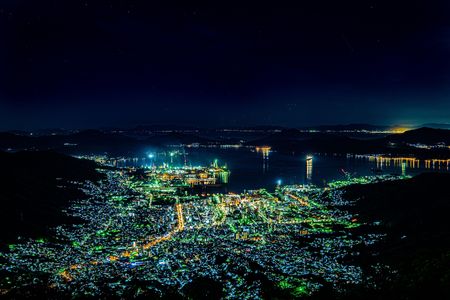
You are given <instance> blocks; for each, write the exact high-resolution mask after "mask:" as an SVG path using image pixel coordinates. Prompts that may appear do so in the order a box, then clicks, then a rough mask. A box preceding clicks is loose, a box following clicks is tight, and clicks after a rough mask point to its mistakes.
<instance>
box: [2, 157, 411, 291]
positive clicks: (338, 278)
mask: <svg viewBox="0 0 450 300" xmlns="http://www.w3.org/2000/svg"><path fill="white" fill-rule="evenodd" d="M91 158H92V157H91ZM93 159H96V160H97V161H101V160H102V158H100V157H96V158H93ZM311 160H312V157H311V158H309V157H308V158H307V163H308V164H312V162H311ZM103 162H104V163H108V164H109V163H110V162H109V161H108V160H107V159H103ZM101 172H103V173H104V174H106V179H104V180H102V181H101V182H99V183H98V184H94V183H92V182H84V183H78V185H79V187H80V188H81V189H82V190H83V191H84V192H85V193H86V194H87V195H88V197H87V198H85V199H82V200H78V201H76V202H74V203H72V205H71V206H70V207H69V208H67V209H66V210H65V213H66V214H67V215H68V216H71V217H76V218H79V219H81V220H82V222H75V223H74V224H66V225H62V226H58V227H56V228H54V230H53V236H52V237H48V238H44V239H36V240H31V239H22V240H19V242H18V243H15V244H10V245H9V251H5V252H3V253H1V256H2V261H3V263H2V264H1V269H2V270H3V271H6V272H8V274H9V276H8V277H6V278H5V279H3V280H2V282H0V285H1V286H0V288H1V291H2V293H4V294H7V293H8V292H10V291H14V290H21V289H23V288H25V287H26V286H29V285H30V284H34V285H39V284H41V285H43V286H47V287H49V288H50V289H53V290H55V291H58V292H62V293H66V295H68V294H70V295H72V296H75V297H83V296H101V295H115V296H119V297H120V296H130V291H131V293H133V295H134V296H138V295H140V294H146V293H149V292H151V293H152V294H153V295H159V296H164V295H165V293H166V292H167V291H168V290H170V291H176V293H177V294H179V295H180V296H186V295H185V293H186V290H187V289H188V287H189V286H191V285H192V283H193V282H195V281H196V280H198V279H199V278H200V279H202V278H203V279H204V278H207V279H208V280H212V281H214V282H218V283H219V284H220V289H221V292H222V293H223V298H227V299H258V298H264V295H265V294H266V291H265V289H266V287H267V282H271V283H272V284H273V285H274V286H275V287H276V288H277V289H280V290H283V291H285V292H286V293H287V294H289V295H291V296H292V297H300V296H306V295H311V294H314V293H315V292H317V291H319V290H320V289H321V288H322V287H323V286H325V285H327V286H331V287H332V288H333V289H335V290H336V291H340V290H341V289H343V287H344V286H348V285H357V284H362V283H363V282H364V283H365V284H370V278H366V276H364V275H363V270H362V269H361V267H360V266H359V265H358V263H357V260H358V255H359V251H360V249H361V247H367V246H369V245H372V244H374V243H376V242H377V241H380V240H382V239H383V236H384V234H383V233H380V232H379V230H377V229H376V228H377V226H376V225H374V224H366V223H364V222H361V221H360V220H359V218H358V216H356V215H354V214H352V213H350V212H349V211H348V210H347V208H349V207H351V206H352V205H353V203H351V202H349V201H347V200H345V199H344V198H343V197H342V190H341V189H340V188H341V187H343V186H346V185H350V184H353V183H363V184H364V183H371V182H382V181H387V180H394V179H400V178H404V177H402V176H390V175H382V176H381V175H378V176H366V177H361V178H348V180H342V181H336V182H333V183H331V184H329V185H328V186H326V187H317V186H314V185H283V184H282V183H281V182H279V183H278V185H277V186H276V188H275V190H273V191H268V190H266V189H258V190H248V191H245V192H244V193H240V194H234V193H209V192H208V191H207V190H206V191H205V190H202V191H201V192H199V193H197V192H194V190H195V187H196V186H208V185H221V184H226V182H227V180H228V175H229V174H230V172H229V170H228V169H227V168H226V167H220V166H219V164H218V162H217V161H214V162H213V163H212V164H211V165H210V166H205V167H201V166H199V167H191V166H182V167H173V166H170V164H164V165H161V166H155V165H151V166H149V167H146V168H119V169H106V170H102V171H101ZM372 267H373V269H374V270H376V269H378V268H383V266H380V265H376V266H375V265H374V266H372ZM136 287H138V288H136Z"/></svg>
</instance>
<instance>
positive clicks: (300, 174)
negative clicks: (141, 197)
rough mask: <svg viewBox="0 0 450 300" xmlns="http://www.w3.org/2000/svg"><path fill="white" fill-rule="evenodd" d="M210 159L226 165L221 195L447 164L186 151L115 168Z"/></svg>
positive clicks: (444, 168)
mask: <svg viewBox="0 0 450 300" xmlns="http://www.w3.org/2000/svg"><path fill="white" fill-rule="evenodd" d="M214 159H218V164H219V165H221V166H223V165H227V166H228V168H229V170H230V171H231V174H230V177H229V183H228V185H227V186H226V187H225V188H224V191H232V192H241V191H243V190H245V189H257V188H262V187H263V188H267V189H273V188H275V186H276V184H277V180H282V182H283V184H307V183H312V184H316V185H319V186H323V185H325V184H326V183H327V182H330V181H333V180H340V179H345V178H346V176H349V175H350V176H365V175H373V174H375V173H376V174H403V175H416V174H419V173H422V172H430V171H437V172H449V170H450V169H449V167H450V160H417V159H414V158H409V157H403V158H390V157H383V156H376V155H365V156H363V155H352V156H347V155H332V154H331V155H330V154H328V155H325V154H322V155H318V154H315V155H314V157H313V159H312V160H307V159H306V156H305V155H287V154H282V153H277V152H274V151H271V150H270V148H269V149H260V150H258V151H250V150H248V149H228V150H223V149H189V153H187V154H184V153H183V152H180V153H178V154H177V155H173V156H169V155H167V154H164V153H159V154H156V155H155V156H154V157H153V158H151V159H149V158H148V157H142V158H135V159H126V160H119V161H117V164H116V165H117V166H118V167H125V166H150V165H155V166H158V165H162V164H164V163H165V164H169V165H176V166H183V165H193V166H196V165H209V164H210V163H211V162H213V161H214Z"/></svg>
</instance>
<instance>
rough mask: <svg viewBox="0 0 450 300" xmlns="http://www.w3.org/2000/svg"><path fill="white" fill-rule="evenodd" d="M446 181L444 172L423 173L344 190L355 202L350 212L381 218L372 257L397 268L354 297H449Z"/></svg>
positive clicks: (449, 200) (449, 197)
mask: <svg viewBox="0 0 450 300" xmlns="http://www.w3.org/2000/svg"><path fill="white" fill-rule="evenodd" d="M449 185H450V174H434V173H426V174H421V175H419V176H416V177H414V178H411V179H408V180H401V181H393V182H382V183H376V184H369V185H353V186H349V187H347V188H346V197H348V198H349V199H353V200H358V201H357V203H356V206H355V207H354V210H355V211H356V212H358V213H359V214H360V215H361V218H363V219H365V220H366V221H369V222H370V221H381V224H382V225H383V230H384V231H385V232H387V234H388V235H387V238H386V239H385V241H384V242H382V243H381V244H379V245H377V246H376V252H378V253H379V257H378V258H375V259H376V260H378V261H379V262H381V263H386V264H388V265H390V266H392V267H393V268H394V269H397V270H398V274H397V276H394V277H392V275H390V276H389V277H388V275H387V274H386V277H383V276H380V278H378V288H377V289H374V290H372V291H363V292H362V293H361V294H358V293H357V292H356V295H355V298H358V297H359V296H361V297H362V296H363V295H364V298H365V299H368V298H369V299H426V298H428V299H450V223H449V219H448V212H449V209H450V190H449V188H448V187H449ZM366 259H367V260H370V259H371V258H368V257H366ZM372 259H373V258H372ZM388 279H390V280H388Z"/></svg>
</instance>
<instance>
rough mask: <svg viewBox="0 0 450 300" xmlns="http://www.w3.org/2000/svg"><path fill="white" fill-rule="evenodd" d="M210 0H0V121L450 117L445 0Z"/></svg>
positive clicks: (71, 123)
mask: <svg viewBox="0 0 450 300" xmlns="http://www.w3.org/2000/svg"><path fill="white" fill-rule="evenodd" d="M206 3H207V4H205V3H199V2H198V3H197V2H196V1H179V2H174V1H167V0H166V1H150V0H143V1H125V0H122V1H106V0H104V1H102V0H97V1H90V0H85V1H80V0H77V1H75V0H52V1H50V0H17V1H11V0H2V1H0V66H1V67H0V120H1V121H0V129H35V128H46V127H65V128H87V127H102V126H133V125H135V124H139V123H141V124H142V123H145V124H149V123H150V124H152V123H164V124H184V125H188V124H189V125H198V126H230V125H231V126H233V125H285V126H304V125H317V124H337V123H362V122H364V123H375V124H420V123H426V122H445V123H449V122H450V96H449V95H450V94H449V92H450V1H448V0H446V1H445V0H443V1H433V0H419V1H414V0H408V1H403V0H398V1H396V0H386V1H368V0H357V1H339V0H333V1H319V0H317V1H312V0H311V1H300V0H299V1H290V2H284V1H255V2H253V1H244V0H241V1H236V2H233V1H230V0H228V1H206ZM294 3H295V4H294Z"/></svg>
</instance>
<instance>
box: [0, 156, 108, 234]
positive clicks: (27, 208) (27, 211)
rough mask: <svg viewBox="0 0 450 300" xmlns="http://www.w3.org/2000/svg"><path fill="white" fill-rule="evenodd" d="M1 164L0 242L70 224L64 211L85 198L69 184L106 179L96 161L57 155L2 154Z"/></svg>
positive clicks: (0, 157)
mask: <svg viewBox="0 0 450 300" xmlns="http://www.w3.org/2000/svg"><path fill="white" fill-rule="evenodd" d="M0 165H1V166H2V172H1V173H0V182H1V187H2V188H1V189H0V203H1V206H2V209H1V210H0V228H1V229H0V241H1V240H9V239H12V238H14V237H16V236H17V235H18V234H19V235H34V236H35V235H39V234H42V233H43V232H44V231H45V228H46V227H47V226H51V225H55V224H60V223H67V217H65V216H63V215H62V213H61V209H62V208H63V207H65V206H67V203H68V202H69V201H70V200H73V199H76V198H78V197H82V196H83V194H82V192H81V191H79V190H78V189H77V188H75V187H74V186H73V185H71V184H70V183H69V181H84V180H91V181H97V180H99V179H101V178H102V175H101V174H99V173H98V172H97V171H96V168H97V167H98V166H97V164H96V163H95V162H93V161H88V160H81V159H77V158H74V157H70V156H66V155H62V154H58V153H54V152H45V151H44V152H38V151H30V152H18V153H14V154H11V153H4V152H0Z"/></svg>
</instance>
